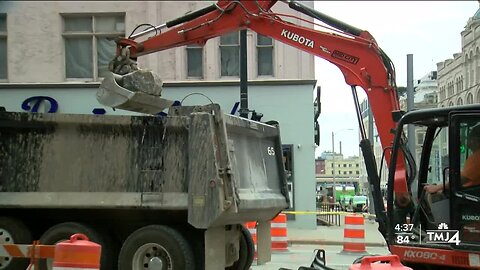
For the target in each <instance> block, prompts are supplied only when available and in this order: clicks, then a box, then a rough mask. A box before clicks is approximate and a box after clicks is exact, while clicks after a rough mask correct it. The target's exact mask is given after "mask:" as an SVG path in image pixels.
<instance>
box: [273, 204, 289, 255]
mask: <svg viewBox="0 0 480 270" xmlns="http://www.w3.org/2000/svg"><path fill="white" fill-rule="evenodd" d="M270 226H271V234H270V235H271V237H272V252H275V251H280V252H281V251H288V236H287V215H286V214H281V213H280V214H278V215H277V216H276V217H275V218H274V219H272V221H271V223H270Z"/></svg>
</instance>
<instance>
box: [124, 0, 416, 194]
mask: <svg viewBox="0 0 480 270" xmlns="http://www.w3.org/2000/svg"><path fill="white" fill-rule="evenodd" d="M276 2H277V1H275V0H271V1H251V0H245V1H226V0H223V1H218V2H217V3H216V4H214V5H211V6H208V7H206V8H204V9H201V10H198V11H195V12H192V13H190V14H187V15H185V16H183V17H181V18H177V19H175V20H172V21H169V22H167V23H165V24H163V25H160V26H158V27H155V28H153V27H152V29H151V31H152V32H153V31H156V32H157V31H159V30H161V29H162V28H167V30H166V31H164V32H161V33H158V34H156V35H155V36H153V37H150V38H148V39H146V40H144V41H136V40H135V38H137V37H139V36H141V35H144V34H145V33H147V32H149V31H144V32H142V33H141V35H132V36H131V37H130V38H124V39H121V40H119V41H117V44H118V52H120V50H121V49H123V48H128V49H129V53H130V57H131V58H133V59H136V58H137V57H139V56H142V55H147V54H151V53H154V52H158V51H162V50H166V49H170V48H175V47H178V46H183V45H187V44H193V43H197V44H200V45H203V44H205V43H206V41H207V40H208V39H210V38H214V37H218V36H221V35H224V34H227V33H230V32H233V31H238V30H241V29H251V30H253V31H255V32H257V33H259V34H262V35H264V36H268V37H271V38H273V39H276V40H278V41H280V42H283V43H286V44H289V45H291V46H293V47H295V48H298V49H300V50H302V51H305V52H308V53H311V54H313V55H316V56H318V57H321V58H323V59H325V60H327V61H329V62H331V63H333V64H334V65H336V66H337V67H338V68H339V69H340V71H341V72H342V73H343V75H344V78H345V82H346V83H347V84H348V85H350V86H354V87H355V86H360V87H361V88H363V89H364V90H365V92H366V94H367V97H368V101H369V103H370V107H371V109H372V112H373V115H374V117H375V123H376V125H377V129H378V133H379V136H380V140H381V143H382V146H383V148H384V149H385V148H389V147H391V145H392V141H393V136H394V134H393V133H392V130H393V129H394V128H395V126H396V124H395V121H394V119H393V118H392V112H394V111H399V110H400V108H399V102H398V97H397V92H396V86H395V72H394V69H393V65H392V64H391V62H390V61H389V59H388V56H386V54H385V53H384V52H383V51H382V50H381V49H380V48H379V46H378V45H377V43H376V41H375V39H374V38H373V37H372V35H370V33H368V32H367V31H364V30H360V29H357V28H355V27H353V26H350V25H348V24H345V23H343V22H340V21H338V20H336V19H333V18H331V17H329V16H327V15H325V14H322V13H320V12H318V11H316V10H314V9H311V8H309V7H307V6H304V5H303V4H301V3H298V2H294V1H285V2H286V3H288V5H289V6H290V7H291V8H293V9H295V10H297V11H300V12H302V13H304V14H307V15H309V16H311V17H314V18H316V19H319V20H321V21H324V22H325V23H326V24H329V25H330V26H332V27H333V28H329V29H330V30H333V32H327V31H319V30H315V29H313V27H312V28H308V27H303V26H300V25H296V24H293V23H290V22H287V21H285V20H283V19H281V18H280V17H282V15H281V14H277V13H274V12H273V11H272V10H271V7H272V6H274V5H275V4H276ZM385 157H386V161H387V164H390V157H391V153H390V152H389V151H386V152H385ZM395 179H396V180H395V193H396V195H397V196H403V197H405V196H407V194H408V187H407V181H406V173H405V163H404V159H403V156H399V157H398V161H397V170H396V177H395Z"/></svg>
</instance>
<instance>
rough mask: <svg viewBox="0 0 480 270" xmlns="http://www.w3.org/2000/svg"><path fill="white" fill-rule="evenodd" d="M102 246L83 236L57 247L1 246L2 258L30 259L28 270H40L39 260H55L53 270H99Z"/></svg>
mask: <svg viewBox="0 0 480 270" xmlns="http://www.w3.org/2000/svg"><path fill="white" fill-rule="evenodd" d="M100 256H101V246H100V245H98V244H96V243H93V242H90V241H88V237H87V236H85V235H83V234H74V235H72V236H71V238H70V240H67V241H64V242H60V243H57V244H56V245H40V244H39V243H38V241H35V242H33V244H32V245H26V244H22V245H20V244H18V245H17V244H0V257H9V258H30V265H29V266H28V268H27V270H28V269H39V268H38V260H39V259H53V268H52V270H67V269H68V270H84V269H89V270H99V269H100Z"/></svg>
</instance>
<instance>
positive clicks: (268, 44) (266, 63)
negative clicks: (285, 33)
mask: <svg viewBox="0 0 480 270" xmlns="http://www.w3.org/2000/svg"><path fill="white" fill-rule="evenodd" d="M257 60H258V61H257V64H258V76H273V40H272V38H270V37H266V36H263V35H260V34H257Z"/></svg>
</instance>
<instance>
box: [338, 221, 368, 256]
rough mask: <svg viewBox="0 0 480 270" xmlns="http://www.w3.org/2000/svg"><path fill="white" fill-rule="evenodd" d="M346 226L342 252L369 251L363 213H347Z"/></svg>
mask: <svg viewBox="0 0 480 270" xmlns="http://www.w3.org/2000/svg"><path fill="white" fill-rule="evenodd" d="M344 226H345V227H344V229H343V250H342V252H348V253H350V252H353V253H367V250H366V248H365V219H364V217H363V215H346V216H345V225H344Z"/></svg>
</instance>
